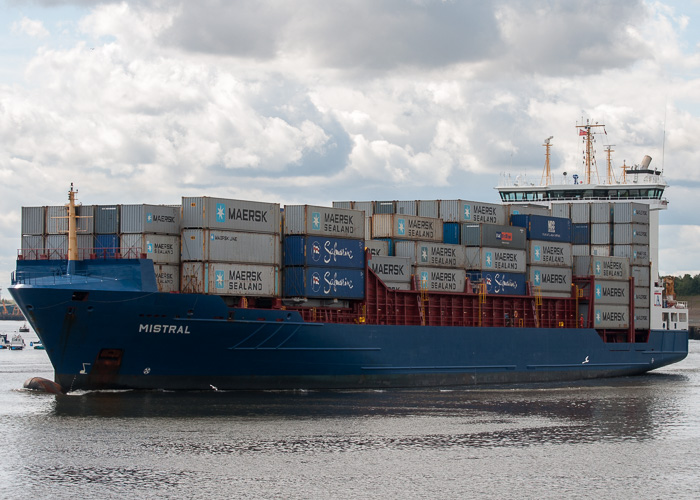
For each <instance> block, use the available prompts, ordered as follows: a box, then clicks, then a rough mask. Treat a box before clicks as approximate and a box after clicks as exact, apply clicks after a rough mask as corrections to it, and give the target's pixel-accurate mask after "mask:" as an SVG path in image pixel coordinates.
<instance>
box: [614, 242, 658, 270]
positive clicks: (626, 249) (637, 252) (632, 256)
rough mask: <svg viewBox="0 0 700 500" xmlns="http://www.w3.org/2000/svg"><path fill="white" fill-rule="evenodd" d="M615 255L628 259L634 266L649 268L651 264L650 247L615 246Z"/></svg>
mask: <svg viewBox="0 0 700 500" xmlns="http://www.w3.org/2000/svg"><path fill="white" fill-rule="evenodd" d="M613 255H614V256H615V257H627V258H628V259H629V260H630V264H632V265H633V266H648V265H649V262H650V261H649V246H648V245H614V246H613Z"/></svg>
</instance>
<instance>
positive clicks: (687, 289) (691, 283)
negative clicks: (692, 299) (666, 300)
mask: <svg viewBox="0 0 700 500" xmlns="http://www.w3.org/2000/svg"><path fill="white" fill-rule="evenodd" d="M673 280H674V288H675V291H676V295H677V296H682V297H687V296H691V295H700V274H696V275H695V276H691V275H690V274H686V275H685V276H683V277H682V278H679V277H678V276H676V277H674V279H673Z"/></svg>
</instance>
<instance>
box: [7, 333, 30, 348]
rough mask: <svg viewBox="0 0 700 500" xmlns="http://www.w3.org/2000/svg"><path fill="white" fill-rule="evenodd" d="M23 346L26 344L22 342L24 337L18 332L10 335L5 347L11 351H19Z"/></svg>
mask: <svg viewBox="0 0 700 500" xmlns="http://www.w3.org/2000/svg"><path fill="white" fill-rule="evenodd" d="M25 346H26V344H25V342H24V339H23V338H22V336H21V335H20V334H19V333H18V334H15V335H13V336H12V339H11V340H10V343H9V345H8V346H7V347H8V349H10V350H11V351H21V350H22V349H24V347H25Z"/></svg>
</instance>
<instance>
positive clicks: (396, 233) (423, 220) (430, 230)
mask: <svg viewBox="0 0 700 500" xmlns="http://www.w3.org/2000/svg"><path fill="white" fill-rule="evenodd" d="M372 238H375V239H376V238H395V239H399V240H425V241H436V242H442V221H441V220H440V219H431V218H429V217H418V216H413V215H399V214H379V215H378V214H375V215H374V216H372Z"/></svg>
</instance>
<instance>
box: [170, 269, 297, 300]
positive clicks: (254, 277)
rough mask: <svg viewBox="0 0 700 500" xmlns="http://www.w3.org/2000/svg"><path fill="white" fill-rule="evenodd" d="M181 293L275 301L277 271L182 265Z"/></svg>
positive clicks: (277, 288)
mask: <svg viewBox="0 0 700 500" xmlns="http://www.w3.org/2000/svg"><path fill="white" fill-rule="evenodd" d="M290 269H301V268H290ZM180 289H181V291H182V292H183V293H204V294H209V295H232V296H238V297H277V296H279V268H278V267H277V266H265V265H259V264H227V263H223V262H183V263H182V276H181V279H180Z"/></svg>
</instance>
